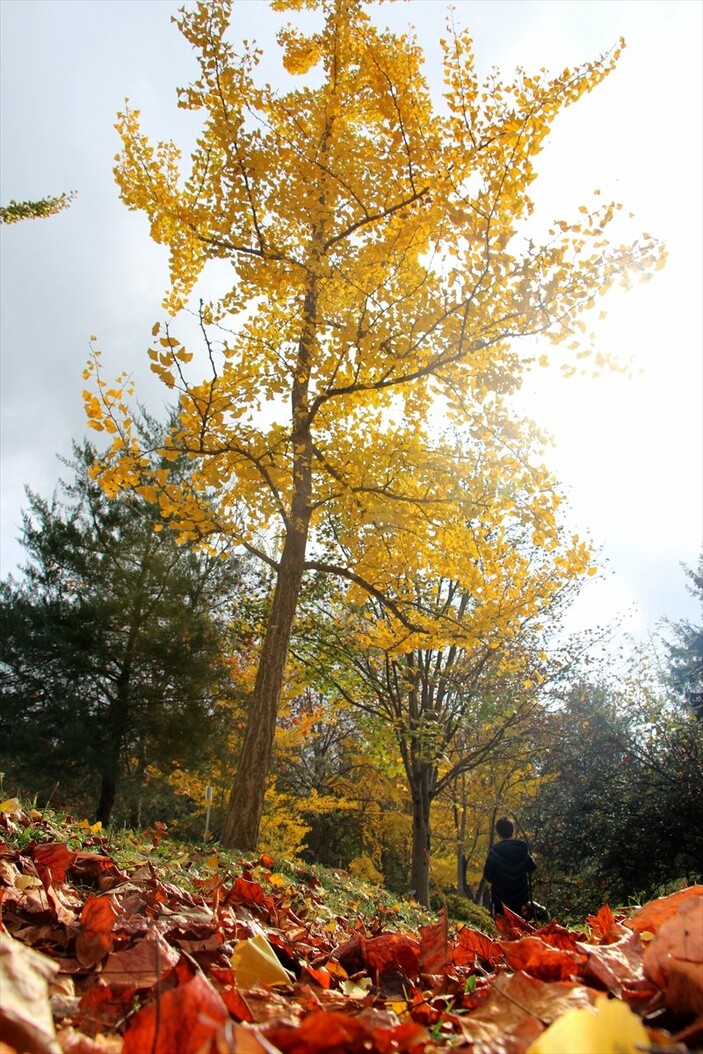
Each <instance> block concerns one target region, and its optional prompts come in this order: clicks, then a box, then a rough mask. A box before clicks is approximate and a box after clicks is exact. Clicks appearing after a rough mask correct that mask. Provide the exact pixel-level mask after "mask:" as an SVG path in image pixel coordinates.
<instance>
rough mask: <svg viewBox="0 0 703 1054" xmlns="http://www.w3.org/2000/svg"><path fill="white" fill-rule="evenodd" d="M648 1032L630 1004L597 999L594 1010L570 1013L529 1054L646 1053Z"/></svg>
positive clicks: (550, 1027)
mask: <svg viewBox="0 0 703 1054" xmlns="http://www.w3.org/2000/svg"><path fill="white" fill-rule="evenodd" d="M649 1049H650V1042H649V1037H648V1036H647V1031H646V1029H645V1027H644V1025H643V1024H642V1022H641V1021H640V1019H639V1018H638V1017H637V1015H636V1014H633V1012H632V1010H630V1008H629V1006H627V1004H626V1003H623V1002H621V1000H619V999H609V998H608V996H607V995H599V996H597V997H596V1004H595V1006H594V1007H579V1008H575V1009H573V1010H567V1011H566V1013H565V1014H562V1016H561V1017H559V1018H557V1020H556V1021H554V1022H553V1024H551V1025H550V1026H549V1028H548V1029H547V1030H546V1031H545V1032H543V1033H542V1035H541V1036H538V1038H537V1039H536V1040H534V1042H533V1043H531V1044H530V1046H529V1047H528V1048H527V1054H564V1052H565V1051H567V1050H568V1051H569V1054H642V1052H643V1051H647V1050H649Z"/></svg>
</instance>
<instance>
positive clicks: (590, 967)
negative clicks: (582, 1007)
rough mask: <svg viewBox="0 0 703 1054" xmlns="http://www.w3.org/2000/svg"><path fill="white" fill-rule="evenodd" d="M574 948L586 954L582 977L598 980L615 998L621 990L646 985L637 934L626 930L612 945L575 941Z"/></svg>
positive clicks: (640, 940) (640, 941) (634, 988)
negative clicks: (586, 958) (577, 942)
mask: <svg viewBox="0 0 703 1054" xmlns="http://www.w3.org/2000/svg"><path fill="white" fill-rule="evenodd" d="M577 947H578V950H579V951H582V952H583V953H584V954H585V955H586V956H587V957H588V961H587V963H586V966H585V967H584V968H583V970H582V976H583V978H584V980H589V979H591V978H592V979H593V980H596V981H599V982H600V984H602V985H603V987H604V988H607V989H608V990H609V991H610V992H612V993H613V995H616V996H617V997H618V998H619V999H621V998H622V994H623V990H624V989H628V990H629V991H636V990H637V989H638V988H645V987H648V986H647V985H646V982H645V976H644V969H643V966H642V938H641V937H640V935H639V933H633V932H632V930H628V931H626V935H625V936H624V937H621V939H620V940H619V941H617V942H616V943H614V944H603V945H592V944H582V943H579V944H578V945H577Z"/></svg>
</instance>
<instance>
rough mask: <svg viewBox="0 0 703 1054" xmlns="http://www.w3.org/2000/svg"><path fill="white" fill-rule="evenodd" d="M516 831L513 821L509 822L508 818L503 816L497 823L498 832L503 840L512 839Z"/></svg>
mask: <svg viewBox="0 0 703 1054" xmlns="http://www.w3.org/2000/svg"><path fill="white" fill-rule="evenodd" d="M514 830H515V827H514V826H513V821H512V820H509V819H508V817H507V816H501V818H500V819H499V820H498V822H497V823H496V831H497V832H498V835H499V836H500V837H501V838H512V837H513V831H514Z"/></svg>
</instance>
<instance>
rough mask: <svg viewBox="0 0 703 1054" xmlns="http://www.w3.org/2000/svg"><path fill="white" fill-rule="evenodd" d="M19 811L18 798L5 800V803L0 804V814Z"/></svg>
mask: <svg viewBox="0 0 703 1054" xmlns="http://www.w3.org/2000/svg"><path fill="white" fill-rule="evenodd" d="M19 811H20V800H19V798H6V799H5V801H3V802H0V812H19Z"/></svg>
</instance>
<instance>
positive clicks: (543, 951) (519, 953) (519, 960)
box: [500, 937, 588, 981]
mask: <svg viewBox="0 0 703 1054" xmlns="http://www.w3.org/2000/svg"><path fill="white" fill-rule="evenodd" d="M500 946H501V948H502V949H503V955H504V956H505V958H506V959H507V961H508V965H509V966H510V967H511V968H512V969H513V970H515V971H517V970H523V971H524V972H525V973H527V974H529V975H530V976H531V977H536V978H538V979H539V980H540V981H567V980H569V979H570V978H572V977H578V976H579V974H580V973H581V971H582V969H583V967H584V966H585V965H586V963H587V961H588V958H587V956H586V955H584V954H583V952H578V951H568V950H567V949H563V948H550V947H549V945H547V944H545V943H544V941H542V940H540V939H539V937H523V938H522V940H519V941H501V942H500Z"/></svg>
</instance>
